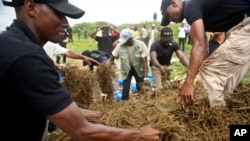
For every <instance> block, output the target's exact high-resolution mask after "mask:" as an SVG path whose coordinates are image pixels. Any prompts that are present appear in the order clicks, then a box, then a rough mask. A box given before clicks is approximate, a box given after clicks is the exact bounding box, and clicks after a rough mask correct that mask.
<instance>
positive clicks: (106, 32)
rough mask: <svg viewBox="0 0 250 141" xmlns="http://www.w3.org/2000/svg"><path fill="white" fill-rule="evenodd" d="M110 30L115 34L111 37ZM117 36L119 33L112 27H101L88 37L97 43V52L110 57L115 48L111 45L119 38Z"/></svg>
mask: <svg viewBox="0 0 250 141" xmlns="http://www.w3.org/2000/svg"><path fill="white" fill-rule="evenodd" d="M110 29H112V30H113V31H114V32H116V33H117V34H116V35H115V36H111V35H110ZM119 36H120V32H119V31H118V30H117V29H115V28H113V27H112V26H102V27H101V28H98V29H97V30H95V31H93V32H92V33H91V34H90V37H91V38H93V39H95V40H96V41H97V42H98V44H97V47H98V50H100V51H104V52H106V53H108V54H110V55H111V53H112V51H113V49H114V48H115V46H113V43H114V41H116V40H117V39H118V38H119Z"/></svg>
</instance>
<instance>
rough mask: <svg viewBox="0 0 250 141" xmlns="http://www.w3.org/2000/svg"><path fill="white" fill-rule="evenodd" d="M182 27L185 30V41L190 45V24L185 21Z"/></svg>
mask: <svg viewBox="0 0 250 141" xmlns="http://www.w3.org/2000/svg"><path fill="white" fill-rule="evenodd" d="M184 28H185V30H186V36H185V43H186V44H189V45H191V35H190V25H189V24H188V23H186V22H185V23H184Z"/></svg>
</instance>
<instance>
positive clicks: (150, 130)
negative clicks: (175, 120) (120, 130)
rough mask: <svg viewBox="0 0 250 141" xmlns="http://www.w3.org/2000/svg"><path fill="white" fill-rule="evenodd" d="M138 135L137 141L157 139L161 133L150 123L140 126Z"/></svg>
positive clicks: (156, 140) (155, 140)
mask: <svg viewBox="0 0 250 141" xmlns="http://www.w3.org/2000/svg"><path fill="white" fill-rule="evenodd" d="M140 130H141V133H140V135H139V141H158V140H159V139H160V135H161V134H162V133H163V132H162V131H160V130H157V129H155V128H154V127H153V126H152V125H148V126H145V127H142V128H141V129H140Z"/></svg>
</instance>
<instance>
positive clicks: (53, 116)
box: [0, 0, 162, 141]
mask: <svg viewBox="0 0 250 141" xmlns="http://www.w3.org/2000/svg"><path fill="white" fill-rule="evenodd" d="M37 1H38V0H35V1H34V0H2V2H3V4H4V5H6V6H11V7H14V8H15V14H16V19H15V20H14V21H13V26H12V27H11V28H10V30H8V31H4V32H3V33H1V34H0V42H1V44H0V66H1V69H0V84H1V85H0V89H1V90H2V92H5V93H4V94H2V95H1V100H2V102H1V106H0V107H1V117H0V118H1V126H0V131H1V132H0V136H1V140H4V141H5V140H9V141H15V140H30V141H46V140H48V132H47V125H48V124H47V121H48V120H49V121H51V122H53V123H54V124H55V125H56V126H57V127H59V128H60V129H61V130H62V131H63V132H64V133H66V134H67V135H69V136H70V137H71V138H72V140H85V141H119V140H121V139H122V140H124V141H138V139H140V140H141V141H157V140H159V139H160V137H159V136H160V135H161V134H162V132H161V131H159V130H156V129H154V128H152V127H150V126H145V127H142V128H141V129H140V130H136V129H122V128H115V127H109V126H105V125H101V124H94V123H91V121H92V122H93V121H97V120H98V119H100V117H102V115H103V113H102V112H99V111H90V110H86V109H82V108H80V107H79V106H78V105H77V104H76V103H75V102H74V101H73V100H72V97H71V95H70V93H69V92H68V91H67V89H66V88H65V87H64V86H63V85H62V84H61V83H60V82H59V81H58V80H59V77H58V75H57V72H56V69H55V66H54V63H53V61H52V60H51V59H50V58H49V57H48V55H47V54H46V53H45V51H44V50H43V48H42V47H43V45H44V44H45V43H46V42H47V41H52V42H55V43H58V42H59V41H60V40H61V38H62V37H63V34H62V31H63V29H65V28H67V27H68V26H69V23H68V21H67V18H66V16H68V17H70V18H74V19H78V18H80V17H82V16H83V14H84V11H83V10H81V9H79V8H77V7H75V6H74V5H72V4H70V3H69V2H68V1H67V0H65V1H62V0H53V1H52V0H39V2H37ZM3 101H6V102H11V104H12V105H11V106H7V105H6V103H4V102H3ZM13 131H15V135H13Z"/></svg>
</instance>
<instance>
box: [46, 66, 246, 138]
mask: <svg viewBox="0 0 250 141" xmlns="http://www.w3.org/2000/svg"><path fill="white" fill-rule="evenodd" d="M106 65H107V64H106ZM101 67H105V66H100V68H101ZM113 69H114V68H113V67H110V66H109V67H107V66H106V67H105V70H106V72H105V77H109V76H110V78H112V79H114V78H115V77H114V70H113ZM100 72H101V73H104V72H102V71H100ZM95 73H98V71H94V72H91V71H89V70H87V69H79V68H78V67H74V66H69V67H68V69H67V71H66V75H65V79H64V81H63V84H64V85H65V87H66V88H67V89H68V90H69V91H70V93H71V95H72V97H73V99H74V100H75V101H76V102H77V104H78V105H79V106H80V107H82V108H86V109H90V110H97V111H103V112H104V113H105V114H104V116H103V117H102V118H101V119H100V120H99V121H98V122H96V123H101V124H104V125H107V126H112V127H118V128H126V129H139V128H141V127H143V126H146V125H149V124H153V125H154V126H155V128H157V129H159V130H162V131H164V134H163V135H162V136H161V141H216V140H218V141H228V140H229V125H231V124H250V112H249V111H250V94H249V93H250V89H249V84H244V83H241V84H240V85H239V86H238V87H237V89H236V90H235V92H234V93H233V94H231V99H230V100H228V101H227V107H215V108H210V107H209V103H208V99H207V96H206V93H205V90H204V89H203V87H202V84H201V82H200V81H199V80H198V81H197V82H196V84H195V99H196V102H195V103H194V104H193V105H190V106H185V107H183V106H181V105H180V98H179V95H178V92H179V87H180V84H181V81H182V80H178V79H176V80H172V81H171V82H170V86H168V87H166V88H164V89H163V90H162V91H154V90H152V89H151V88H150V87H149V86H148V85H147V84H141V87H142V91H141V92H139V93H137V94H136V95H131V96H130V99H129V100H128V101H120V102H115V101H108V102H107V101H104V102H101V103H100V102H93V101H91V93H92V88H93V84H94V83H93V81H94V79H95V78H96V77H97V76H98V77H99V78H98V79H102V78H100V77H101V76H102V75H100V74H99V75H96V74H95ZM103 76H104V75H103ZM107 82H108V83H104V82H101V83H100V86H101V87H102V85H104V84H105V87H107V88H110V87H113V85H114V83H113V81H109V80H107ZM108 85H110V87H109V86H108ZM105 87H102V89H103V91H104V89H105ZM113 90H114V89H111V90H109V92H110V95H112V94H113V92H112V91H113ZM50 140H51V141H60V140H64V141H67V140H68V141H70V140H72V139H71V138H70V137H69V136H67V135H66V134H65V133H60V134H55V135H52V136H50Z"/></svg>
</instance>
